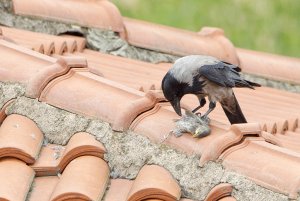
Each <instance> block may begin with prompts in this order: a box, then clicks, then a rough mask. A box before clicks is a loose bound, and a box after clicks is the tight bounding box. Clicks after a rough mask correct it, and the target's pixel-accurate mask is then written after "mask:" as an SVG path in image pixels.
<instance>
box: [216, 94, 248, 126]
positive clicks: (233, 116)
mask: <svg viewBox="0 0 300 201" xmlns="http://www.w3.org/2000/svg"><path fill="white" fill-rule="evenodd" d="M220 103H221V106H222V108H223V110H224V112H225V114H226V116H227V118H228V120H229V121H230V123H231V124H241V123H247V120H246V118H245V116H244V114H243V112H242V110H241V108H240V105H239V103H238V101H237V99H236V97H235V95H234V94H233V95H232V96H231V97H230V98H228V99H226V100H224V101H222V102H220Z"/></svg>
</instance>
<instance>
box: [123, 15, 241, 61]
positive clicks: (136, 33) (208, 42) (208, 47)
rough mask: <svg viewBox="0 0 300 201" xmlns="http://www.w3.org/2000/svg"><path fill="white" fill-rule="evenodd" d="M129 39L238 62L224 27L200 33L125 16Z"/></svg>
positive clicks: (181, 53)
mask: <svg viewBox="0 0 300 201" xmlns="http://www.w3.org/2000/svg"><path fill="white" fill-rule="evenodd" d="M123 19H124V24H125V29H126V39H127V41H128V42H129V43H130V44H131V45H134V46H138V47H142V48H145V49H151V50H155V51H159V52H165V53H169V54H175V55H179V56H185V55H191V54H203V55H211V56H215V57H217V58H219V59H222V60H225V61H228V62H231V63H234V64H238V63H239V61H238V58H237V55H236V51H235V49H234V46H233V45H232V43H231V42H230V41H229V40H228V39H227V38H226V37H225V36H224V33H223V30H221V29H217V28H208V27H207V28H204V29H203V30H201V31H200V32H199V33H195V32H191V31H185V30H182V29H176V28H173V27H167V26H163V25H158V24H153V23H149V22H145V21H140V20H135V19H129V18H123Z"/></svg>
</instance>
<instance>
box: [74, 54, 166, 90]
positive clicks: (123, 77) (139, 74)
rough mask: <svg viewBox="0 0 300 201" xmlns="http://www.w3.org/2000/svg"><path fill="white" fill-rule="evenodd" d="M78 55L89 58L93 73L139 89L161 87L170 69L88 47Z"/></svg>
mask: <svg viewBox="0 0 300 201" xmlns="http://www.w3.org/2000/svg"><path fill="white" fill-rule="evenodd" d="M76 55H79V56H84V57H85V58H87V60H88V63H89V69H90V71H91V72H92V73H95V74H97V75H99V76H103V77H105V78H107V79H110V80H113V81H116V82H119V83H121V84H124V85H126V86H128V87H132V88H135V89H137V90H139V89H140V88H143V89H144V91H149V90H150V89H160V88H161V80H162V78H163V76H164V75H165V74H166V72H167V70H168V69H169V68H168V67H163V66H160V65H157V64H151V63H146V62H142V61H136V60H133V59H128V58H122V57H118V56H113V55H108V54H103V53H100V52H96V51H92V50H88V49H86V50H84V51H83V53H77V54H76Z"/></svg>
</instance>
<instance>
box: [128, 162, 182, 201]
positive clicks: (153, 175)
mask: <svg viewBox="0 0 300 201" xmlns="http://www.w3.org/2000/svg"><path fill="white" fill-rule="evenodd" d="M180 196H181V189H180V187H179V185H178V184H177V182H176V180H175V179H174V178H173V177H172V175H171V174H170V173H169V172H168V171H167V170H166V169H164V168H163V167H160V166H157V165H145V166H144V167H143V168H142V169H141V170H140V172H139V174H138V176H137V178H136V179H135V181H134V183H133V186H132V188H131V190H130V192H129V195H128V198H127V200H128V201H137V200H147V199H161V200H170V201H171V200H174V201H175V200H179V198H180Z"/></svg>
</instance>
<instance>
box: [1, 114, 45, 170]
mask: <svg viewBox="0 0 300 201" xmlns="http://www.w3.org/2000/svg"><path fill="white" fill-rule="evenodd" d="M42 142H43V134H42V132H41V131H40V129H39V128H38V127H37V126H36V124H35V123H34V122H33V121H32V120H30V119H28V118H26V117H24V116H21V115H17V114H12V115H9V116H8V117H6V119H5V120H4V122H3V123H2V125H1V127H0V157H1V158H2V157H14V158H18V159H20V160H22V161H24V162H25V163H28V164H32V163H34V162H35V160H36V159H37V157H38V154H39V151H40V149H41V146H42Z"/></svg>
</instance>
